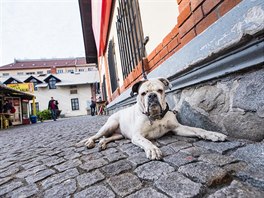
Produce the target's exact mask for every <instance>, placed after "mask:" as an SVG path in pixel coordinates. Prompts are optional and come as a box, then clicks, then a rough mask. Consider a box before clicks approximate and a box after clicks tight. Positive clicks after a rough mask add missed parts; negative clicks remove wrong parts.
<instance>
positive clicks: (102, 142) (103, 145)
mask: <svg viewBox="0 0 264 198" xmlns="http://www.w3.org/2000/svg"><path fill="white" fill-rule="evenodd" d="M123 138H124V136H123V135H122V134H119V133H114V134H113V135H112V136H110V137H107V138H105V137H103V138H102V139H101V140H100V141H99V147H100V148H101V149H102V150H104V149H106V145H107V144H108V143H109V142H112V141H115V140H121V139H123Z"/></svg>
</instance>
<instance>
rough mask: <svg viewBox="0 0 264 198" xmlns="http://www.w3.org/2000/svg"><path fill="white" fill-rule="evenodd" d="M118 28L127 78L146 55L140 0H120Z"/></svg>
mask: <svg viewBox="0 0 264 198" xmlns="http://www.w3.org/2000/svg"><path fill="white" fill-rule="evenodd" d="M117 12H118V14H117V21H116V30H117V38H118V43H119V51H120V60H121V67H122V72H123V78H124V79H125V78H126V77H127V76H128V75H129V74H130V73H131V72H132V71H133V69H134V68H135V67H136V66H137V65H138V64H139V63H140V61H141V60H142V59H143V58H144V57H145V55H146V51H145V47H144V34H143V28H142V21H141V15H140V10H139V3H138V0H126V1H123V0H119V7H118V8H117Z"/></svg>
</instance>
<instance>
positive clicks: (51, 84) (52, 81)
mask: <svg viewBox="0 0 264 198" xmlns="http://www.w3.org/2000/svg"><path fill="white" fill-rule="evenodd" d="M56 82H57V81H56V79H55V78H53V77H51V78H50V79H49V88H50V89H56Z"/></svg>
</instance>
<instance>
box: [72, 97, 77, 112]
mask: <svg viewBox="0 0 264 198" xmlns="http://www.w3.org/2000/svg"><path fill="white" fill-rule="evenodd" d="M71 106H72V110H73V111H75V110H79V99H78V98H73V99H71Z"/></svg>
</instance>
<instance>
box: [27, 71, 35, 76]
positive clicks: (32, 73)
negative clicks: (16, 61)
mask: <svg viewBox="0 0 264 198" xmlns="http://www.w3.org/2000/svg"><path fill="white" fill-rule="evenodd" d="M34 74H35V72H26V75H34Z"/></svg>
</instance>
